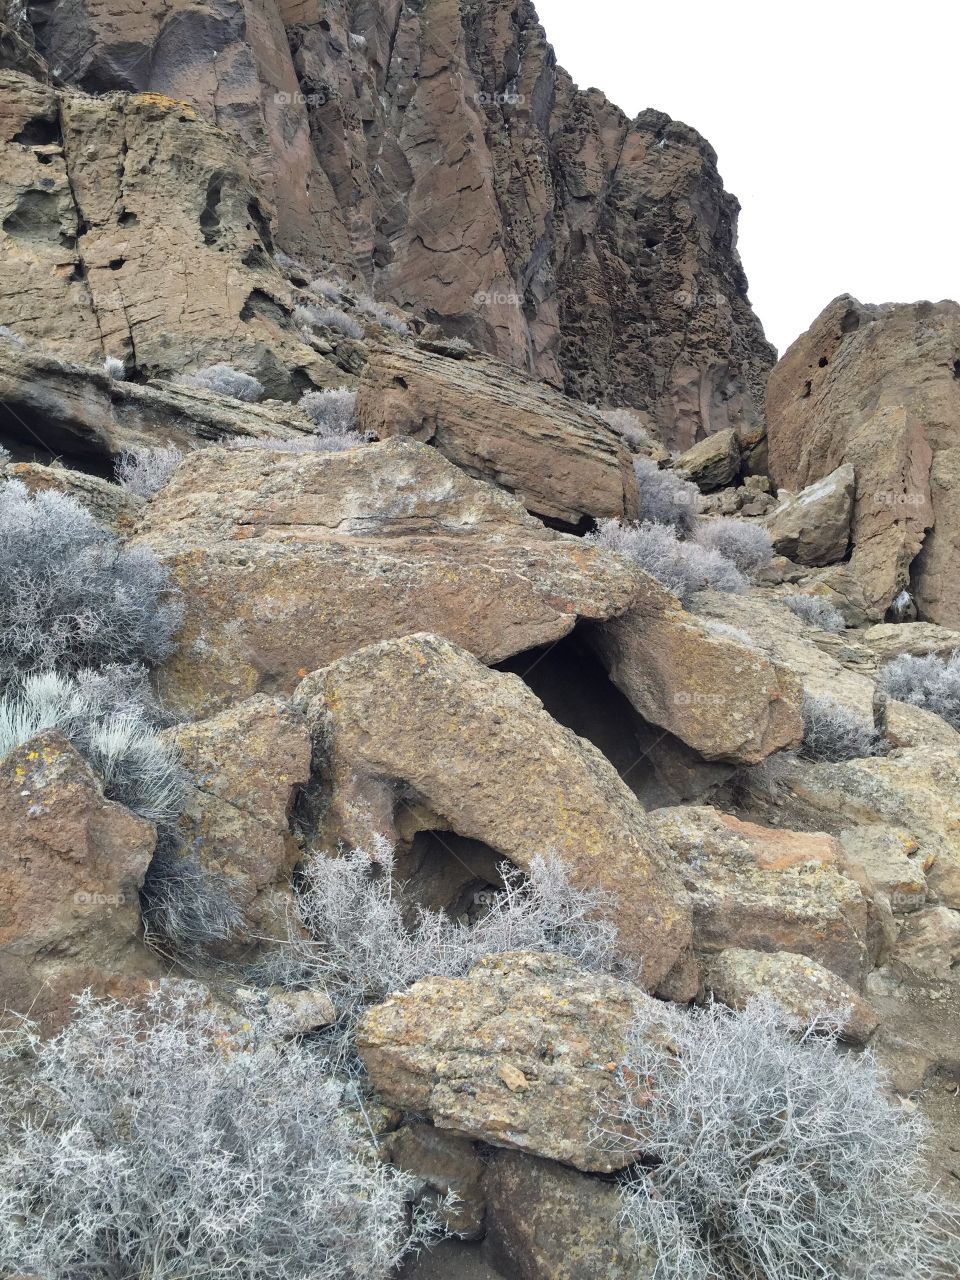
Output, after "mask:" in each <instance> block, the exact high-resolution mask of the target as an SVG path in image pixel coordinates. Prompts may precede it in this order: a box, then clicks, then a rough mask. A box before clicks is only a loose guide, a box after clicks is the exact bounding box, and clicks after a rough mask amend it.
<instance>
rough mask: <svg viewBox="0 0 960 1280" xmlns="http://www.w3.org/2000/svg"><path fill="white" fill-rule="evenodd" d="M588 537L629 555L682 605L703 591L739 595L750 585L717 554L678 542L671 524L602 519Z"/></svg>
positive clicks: (609, 548) (732, 565)
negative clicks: (710, 589)
mask: <svg viewBox="0 0 960 1280" xmlns="http://www.w3.org/2000/svg"><path fill="white" fill-rule="evenodd" d="M587 538H588V540H589V541H592V542H595V543H597V545H598V546H601V547H606V548H608V550H610V551H618V552H619V553H620V554H621V555H624V556H628V557H629V558H630V559H631V560H633V561H634V563H635V564H637V565H639V566H640V568H641V569H643V570H645V572H647V573H649V574H650V575H651V577H653V578H656V579H657V581H658V582H662V583H663V585H664V586H665V587H666V588H667V589H668V590H670V591H672V592H673V593H674V595H675V596H676V597H677V598H678V599H679V600H680V602H681V603H682V604H687V603H688V602H689V601H690V599H691V598H692V596H693V595H694V593H695V592H697V591H703V590H705V589H706V588H712V589H713V590H714V591H725V592H732V593H734V594H739V593H741V592H743V591H746V590H747V587H748V585H749V584H748V582H747V579H746V578H745V577H744V576H743V574H742V573H741V572H740V570H739V569H738V568H737V567H736V565H734V564H731V562H730V561H729V560H727V559H725V558H724V557H723V556H722V555H721V554H720V552H719V551H715V550H714V549H713V548H712V547H703V546H701V545H700V544H699V543H698V542H681V541H680V539H679V538H678V537H677V533H676V528H675V527H674V526H673V525H669V524H654V523H651V522H649V521H646V520H645V521H643V523H641V524H631V523H624V522H623V521H620V520H601V521H599V522H598V524H597V528H596V530H595V532H593V533H591V534H588V535H587Z"/></svg>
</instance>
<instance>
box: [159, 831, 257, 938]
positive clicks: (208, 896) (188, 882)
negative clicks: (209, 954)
mask: <svg viewBox="0 0 960 1280" xmlns="http://www.w3.org/2000/svg"><path fill="white" fill-rule="evenodd" d="M140 918H141V919H142V921H143V932H144V940H145V941H146V943H147V944H148V946H151V947H153V948H154V949H155V950H157V951H161V952H166V951H173V952H175V953H176V954H178V955H183V954H191V953H200V952H204V951H206V950H207V949H208V948H209V947H211V946H215V945H216V944H217V943H220V942H228V941H230V940H231V939H233V938H236V937H238V936H239V935H240V934H241V933H242V932H243V929H244V921H243V912H242V911H241V910H240V908H239V906H238V905H237V903H236V902H235V901H234V900H233V897H232V896H231V893H230V885H229V882H228V880H227V879H226V877H225V876H222V875H218V874H213V873H211V872H209V871H208V870H207V869H206V868H205V867H203V866H202V865H201V863H200V859H199V857H198V856H197V854H196V852H195V851H194V850H192V849H185V848H183V847H182V843H181V841H180V839H179V836H178V835H177V833H176V832H175V830H174V829H173V828H172V827H166V828H165V829H162V830H161V831H160V833H159V838H158V841H157V848H156V851H155V853H154V855H153V858H152V859H151V861H150V866H149V868H148V869H147V874H146V877H145V878H144V882H143V887H142V888H141V890H140Z"/></svg>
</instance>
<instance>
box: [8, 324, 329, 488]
mask: <svg viewBox="0 0 960 1280" xmlns="http://www.w3.org/2000/svg"><path fill="white" fill-rule="evenodd" d="M307 430H308V424H307V422H306V421H305V420H304V419H301V418H300V416H299V415H298V414H297V413H296V411H295V410H293V408H292V407H291V408H290V409H289V410H284V409H282V408H277V407H275V408H273V409H271V408H269V407H268V406H267V405H262V404H244V403H242V402H241V401H239V400H231V399H228V398H227V397H224V396H216V395H212V394H211V393H209V392H207V391H200V390H198V389H195V388H192V387H180V386H174V385H173V384H172V383H163V382H156V383H153V384H151V385H150V386H142V385H140V384H138V383H134V382H118V381H116V380H115V379H113V378H110V377H108V376H107V374H106V373H104V371H103V369H102V367H95V366H92V365H83V364H73V363H69V362H67V361H64V360H59V359H57V358H56V357H55V356H52V355H50V354H49V352H47V351H41V350H37V349H36V348H26V349H24V348H21V347H15V346H11V345H10V344H9V343H0V442H2V443H4V444H11V445H12V446H13V451H14V452H15V455H16V456H23V455H26V456H27V457H30V456H37V457H39V458H40V460H41V461H46V460H48V458H49V457H50V455H64V456H65V457H66V458H68V459H70V460H75V461H77V462H78V463H79V464H83V465H87V466H98V467H100V468H101V469H102V470H104V471H105V472H108V471H109V470H110V468H111V465H112V461H113V459H114V458H115V457H116V456H117V454H119V453H121V452H122V451H123V450H125V449H136V448H140V447H142V446H148V447H149V446H156V445H169V444H174V445H177V446H179V447H181V448H184V449H186V448H190V447H191V446H195V445H196V444H197V442H198V441H199V442H204V441H210V440H230V439H239V438H247V439H257V438H267V439H273V440H294V439H297V438H302V437H303V435H304V433H305V432H306V431H307Z"/></svg>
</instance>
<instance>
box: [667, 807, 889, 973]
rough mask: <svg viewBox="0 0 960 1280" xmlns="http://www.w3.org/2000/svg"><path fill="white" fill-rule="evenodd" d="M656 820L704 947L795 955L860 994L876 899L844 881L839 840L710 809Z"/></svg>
mask: <svg viewBox="0 0 960 1280" xmlns="http://www.w3.org/2000/svg"><path fill="white" fill-rule="evenodd" d="M649 820H650V822H651V823H652V825H653V828H654V830H655V832H656V833H657V836H658V838H659V840H660V843H661V846H662V847H663V848H665V849H667V850H669V851H670V853H671V855H672V856H673V858H674V860H675V864H676V867H677V869H678V871H679V873H680V874H681V876H682V877H683V881H684V884H685V885H686V887H687V889H688V890H689V892H690V897H691V901H692V903H693V931H694V943H695V945H696V947H697V948H698V949H699V950H701V951H704V952H716V951H723V950H725V949H726V948H728V947H737V948H741V949H744V950H748V951H764V952H776V951H792V952H796V953H798V954H800V955H804V956H809V957H810V958H811V959H813V960H818V961H819V962H820V963H821V964H823V965H824V966H825V967H826V968H827V969H830V970H832V971H833V973H835V974H837V975H838V976H839V977H841V978H843V979H845V981H847V982H848V983H850V984H851V985H853V986H854V987H857V988H859V987H860V985H861V984H862V982H863V978H864V976H865V974H866V972H867V971H868V969H869V968H870V967H871V964H872V961H873V958H874V953H873V946H874V940H873V935H872V929H871V915H870V909H869V901H868V899H867V898H865V897H864V894H863V892H862V891H861V889H860V886H859V885H858V884H857V883H856V882H855V881H854V880H851V879H848V878H847V877H846V876H844V875H843V874H842V871H841V869H840V849H839V846H838V844H837V841H836V840H835V839H834V838H833V837H832V836H829V835H826V834H824V833H823V832H814V833H811V834H808V833H805V832H801V831H782V830H778V829H775V828H772V827H762V826H759V825H757V824H756V823H752V822H743V821H741V820H740V819H738V818H734V817H732V816H730V815H729V814H725V813H720V812H718V811H717V810H716V809H712V808H709V807H708V806H706V805H691V806H689V807H686V808H673V809H659V810H656V811H655V812H653V813H651V814H650V815H649Z"/></svg>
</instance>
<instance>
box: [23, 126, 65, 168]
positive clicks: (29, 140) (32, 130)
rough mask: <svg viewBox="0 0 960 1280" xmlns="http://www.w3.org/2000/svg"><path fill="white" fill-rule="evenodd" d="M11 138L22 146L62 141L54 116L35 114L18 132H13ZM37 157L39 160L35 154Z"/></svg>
mask: <svg viewBox="0 0 960 1280" xmlns="http://www.w3.org/2000/svg"><path fill="white" fill-rule="evenodd" d="M12 140H13V141H14V142H19V143H20V144H21V146H24V147H49V146H54V145H55V144H57V143H60V142H62V141H63V138H62V136H61V133H60V124H59V122H58V120H57V119H56V118H55V117H54V118H53V119H45V118H44V117H43V116H36V117H35V118H34V119H33V120H28V121H27V123H26V124H25V125H24V126H23V128H22V129H21V130H20V132H19V133H17V134H14V136H13V139H12ZM37 159H38V160H41V157H40V156H37ZM47 159H49V157H47Z"/></svg>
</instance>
